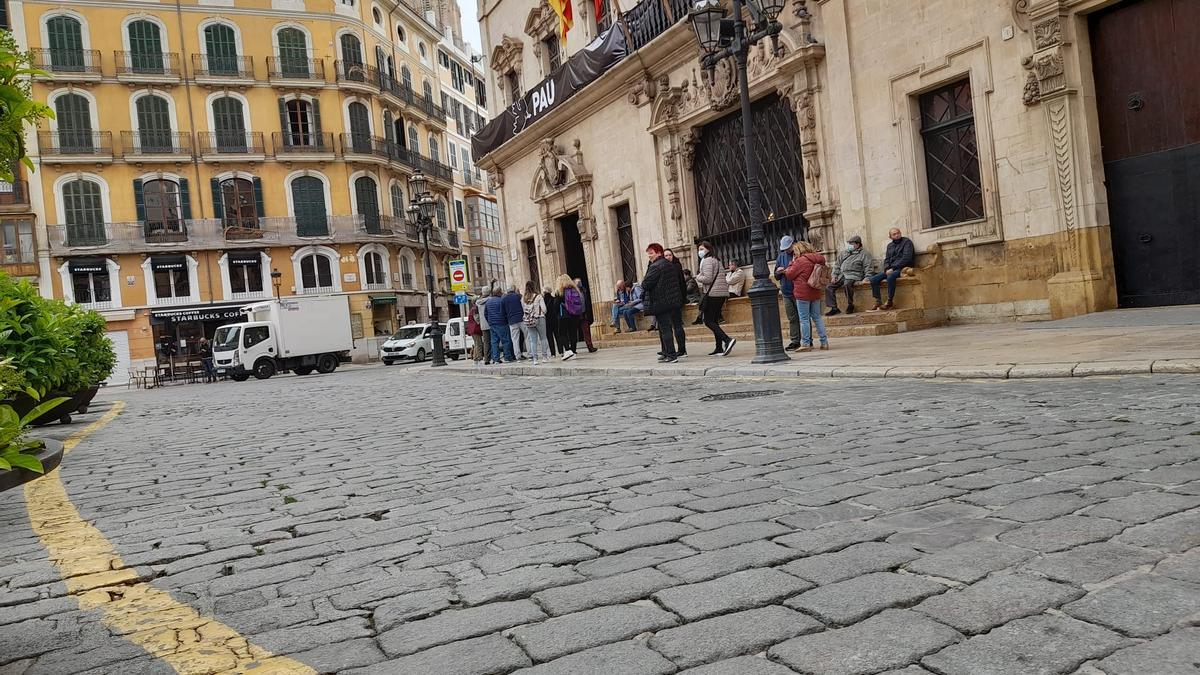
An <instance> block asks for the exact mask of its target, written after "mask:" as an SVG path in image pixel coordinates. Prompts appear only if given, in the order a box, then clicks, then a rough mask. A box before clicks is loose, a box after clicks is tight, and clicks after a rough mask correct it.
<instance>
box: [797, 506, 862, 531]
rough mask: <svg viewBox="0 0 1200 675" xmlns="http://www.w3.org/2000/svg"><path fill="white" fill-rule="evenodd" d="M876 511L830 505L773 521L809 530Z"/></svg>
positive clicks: (858, 507)
mask: <svg viewBox="0 0 1200 675" xmlns="http://www.w3.org/2000/svg"><path fill="white" fill-rule="evenodd" d="M876 513H877V511H873V510H871V509H864V508H863V507H861V506H855V505H853V504H831V505H829V506H820V507H816V508H805V509H800V510H797V511H795V512H794V513H788V514H785V515H782V516H779V517H778V518H776V519H775V520H777V521H778V522H780V523H783V524H784V525H787V526H788V527H791V528H793V529H797V530H811V529H813V528H815V527H820V526H821V525H825V524H826V523H836V522H841V521H843V520H856V519H859V518H867V517H870V516H873V515H875V514H876Z"/></svg>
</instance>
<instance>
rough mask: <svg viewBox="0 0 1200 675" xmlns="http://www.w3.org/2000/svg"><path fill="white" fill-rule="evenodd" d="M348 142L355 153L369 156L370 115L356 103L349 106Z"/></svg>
mask: <svg viewBox="0 0 1200 675" xmlns="http://www.w3.org/2000/svg"><path fill="white" fill-rule="evenodd" d="M350 142H351V144H352V145H353V146H354V151H355V152H361V153H367V154H370V152H371V113H370V112H368V111H367V106H365V105H363V104H361V103H359V102H357V101H355V102H354V103H351V104H350Z"/></svg>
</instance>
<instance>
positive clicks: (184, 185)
mask: <svg viewBox="0 0 1200 675" xmlns="http://www.w3.org/2000/svg"><path fill="white" fill-rule="evenodd" d="M179 217H180V218H183V219H184V220H191V219H192V197H191V194H190V193H189V191H188V179H186V178H180V179H179Z"/></svg>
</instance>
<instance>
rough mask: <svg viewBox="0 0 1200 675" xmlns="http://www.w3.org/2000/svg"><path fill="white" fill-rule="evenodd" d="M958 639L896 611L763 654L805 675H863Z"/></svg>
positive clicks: (908, 661)
mask: <svg viewBox="0 0 1200 675" xmlns="http://www.w3.org/2000/svg"><path fill="white" fill-rule="evenodd" d="M960 639H962V636H960V635H959V634H958V633H956V632H955V631H954V630H952V629H950V628H947V627H946V626H943V625H942V624H940V623H936V622H934V621H933V620H931V619H928V618H925V617H924V616H922V615H920V614H915V613H913V612H910V611H906V610H898V609H896V610H889V611H886V612H884V613H882V614H880V615H878V616H874V617H872V618H870V619H867V620H866V621H863V622H862V623H858V624H855V625H853V626H850V627H849V628H840V629H837V630H829V631H824V632H821V633H816V634H813V635H805V636H802V637H798V638H795V639H793V640H788V641H787V642H784V643H782V644H779V645H776V646H774V647H772V648H771V649H770V650H769V651H768V652H767V653H768V654H769V655H770V656H771V658H773V659H775V660H778V661H781V662H783V663H785V664H787V665H789V666H791V667H792V668H794V669H796V670H799V671H800V672H804V673H821V674H822V675H866V674H867V673H877V672H879V671H881V670H888V669H894V668H902V667H904V666H906V665H909V664H911V663H915V662H916V661H917V660H918V659H920V658H921V657H922V656H924V655H926V654H929V653H930V652H934V651H937V650H938V649H941V648H942V647H945V646H946V645H949V644H953V643H955V642H957V641H958V640H960ZM960 672H976V671H960Z"/></svg>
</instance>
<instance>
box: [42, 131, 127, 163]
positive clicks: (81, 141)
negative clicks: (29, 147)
mask: <svg viewBox="0 0 1200 675" xmlns="http://www.w3.org/2000/svg"><path fill="white" fill-rule="evenodd" d="M38 151H39V152H40V153H41V155H42V161H44V162H47V163H50V164H110V163H112V160H113V145H112V132H111V131H39V132H38Z"/></svg>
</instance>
